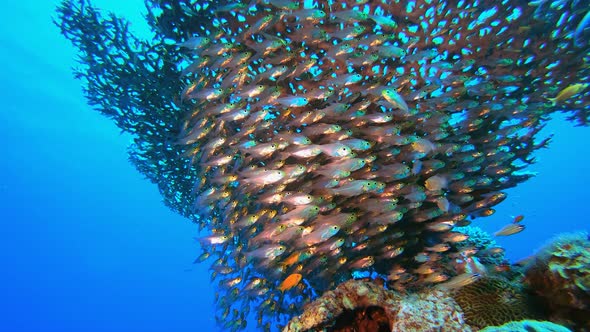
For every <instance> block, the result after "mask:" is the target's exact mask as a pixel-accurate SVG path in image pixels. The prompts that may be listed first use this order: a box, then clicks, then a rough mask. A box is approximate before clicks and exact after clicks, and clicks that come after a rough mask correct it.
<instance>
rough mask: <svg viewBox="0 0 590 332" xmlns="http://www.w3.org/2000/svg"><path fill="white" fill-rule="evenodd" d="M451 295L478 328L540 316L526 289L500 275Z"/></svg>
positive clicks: (468, 321) (470, 321) (466, 316)
mask: <svg viewBox="0 0 590 332" xmlns="http://www.w3.org/2000/svg"><path fill="white" fill-rule="evenodd" d="M452 297H453V298H454V299H455V301H456V302H457V303H458V304H459V306H460V307H461V310H462V311H463V313H464V315H465V321H466V322H467V323H468V324H469V325H471V326H472V327H476V328H484V327H486V326H493V325H502V324H504V323H507V322H510V321H517V320H522V319H528V318H538V317H539V312H538V308H536V307H535V305H534V301H533V298H531V296H530V295H529V294H528V293H527V292H526V291H525V289H523V287H522V286H521V285H518V284H515V283H512V282H510V281H508V280H507V279H505V278H503V277H499V276H489V277H484V278H480V279H479V280H477V281H475V282H474V283H472V284H469V285H466V286H463V287H461V288H458V289H456V290H454V291H453V292H452Z"/></svg>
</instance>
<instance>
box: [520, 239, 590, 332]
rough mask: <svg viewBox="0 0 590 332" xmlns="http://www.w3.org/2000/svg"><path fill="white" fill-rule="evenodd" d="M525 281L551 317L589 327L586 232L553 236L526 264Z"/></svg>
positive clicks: (589, 264) (589, 270) (589, 244)
mask: <svg viewBox="0 0 590 332" xmlns="http://www.w3.org/2000/svg"><path fill="white" fill-rule="evenodd" d="M524 282H525V284H526V285H528V286H529V287H530V288H531V289H532V290H533V291H534V292H535V293H536V294H538V295H539V297H540V299H541V300H542V301H543V303H544V305H545V306H546V307H547V308H548V310H549V311H550V312H551V313H552V316H551V317H552V318H554V319H556V320H563V321H565V322H568V323H573V324H575V325H576V327H577V328H580V329H581V328H585V329H586V330H587V331H590V240H589V239H588V234H587V233H585V232H579V233H566V234H561V235H558V236H556V237H555V238H553V239H552V240H550V241H549V242H548V243H547V244H546V245H545V246H544V247H542V248H541V249H540V250H539V252H538V253H537V254H536V255H535V256H534V257H533V258H532V259H531V260H530V261H529V262H528V264H527V265H526V266H525V278H524Z"/></svg>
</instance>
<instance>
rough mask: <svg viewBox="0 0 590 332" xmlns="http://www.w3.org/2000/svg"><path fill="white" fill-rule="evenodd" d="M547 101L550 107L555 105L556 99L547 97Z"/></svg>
mask: <svg viewBox="0 0 590 332" xmlns="http://www.w3.org/2000/svg"><path fill="white" fill-rule="evenodd" d="M547 100H548V101H549V102H550V103H551V106H555V105H557V98H549V97H547Z"/></svg>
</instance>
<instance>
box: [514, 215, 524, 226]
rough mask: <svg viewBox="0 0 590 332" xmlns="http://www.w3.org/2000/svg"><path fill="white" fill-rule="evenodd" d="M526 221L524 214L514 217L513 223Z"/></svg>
mask: <svg viewBox="0 0 590 332" xmlns="http://www.w3.org/2000/svg"><path fill="white" fill-rule="evenodd" d="M523 219H524V216H523V215H522V214H519V215H517V216H516V217H514V220H512V222H513V223H515V224H516V223H519V222H521V221H522V220H523Z"/></svg>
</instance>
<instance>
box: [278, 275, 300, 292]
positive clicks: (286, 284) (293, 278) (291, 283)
mask: <svg viewBox="0 0 590 332" xmlns="http://www.w3.org/2000/svg"><path fill="white" fill-rule="evenodd" d="M301 278H302V275H301V274H299V273H293V274H290V275H289V276H288V277H287V278H285V280H283V282H281V284H280V285H279V290H280V291H282V292H284V291H286V290H289V289H291V288H293V287H295V286H297V284H299V282H300V281H301Z"/></svg>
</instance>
